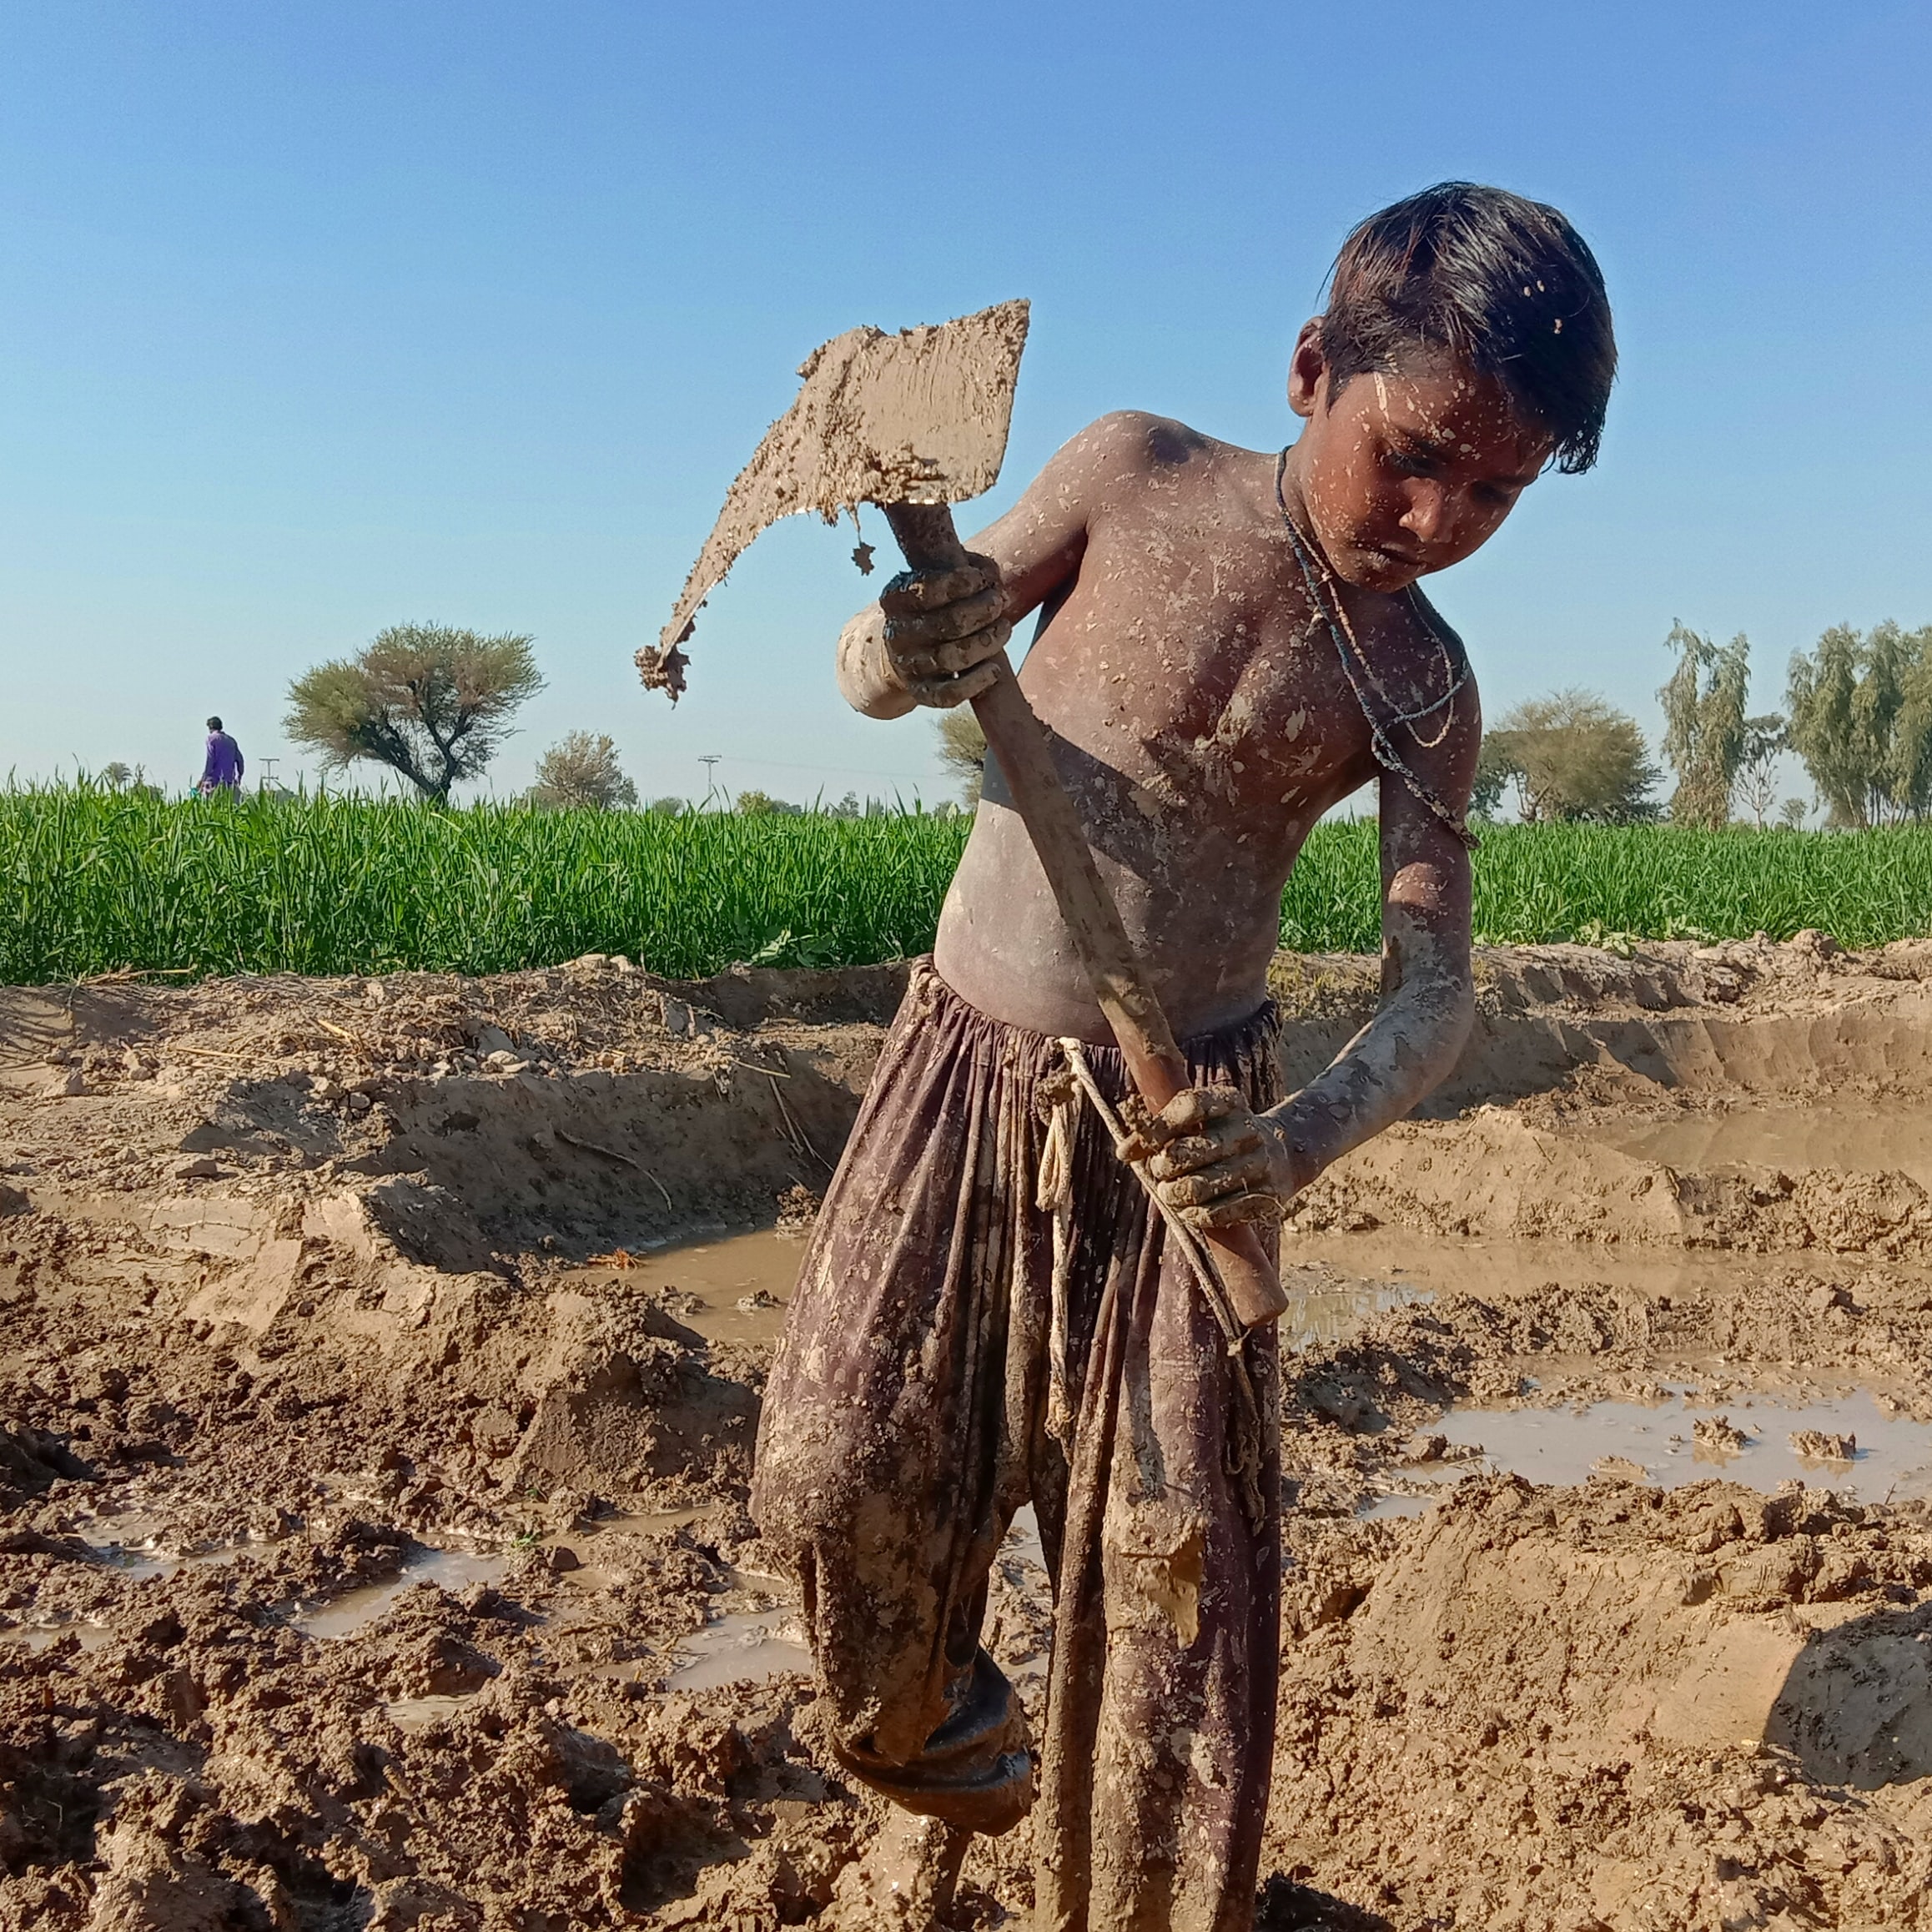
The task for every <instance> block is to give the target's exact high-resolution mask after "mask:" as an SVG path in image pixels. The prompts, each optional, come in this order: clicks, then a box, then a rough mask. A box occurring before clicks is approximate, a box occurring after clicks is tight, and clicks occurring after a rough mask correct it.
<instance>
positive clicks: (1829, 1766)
mask: <svg viewBox="0 0 1932 1932" xmlns="http://www.w3.org/2000/svg"><path fill="white" fill-rule="evenodd" d="M1481 976H1482V990H1481V1007H1482V1011H1481V1015H1480V1018H1479V1021H1478V1025H1477V1034H1476V1037H1475V1039H1473V1040H1472V1044H1471V1046H1470V1049H1469V1050H1468V1052H1467V1054H1466V1055H1465V1058H1464V1060H1463V1063H1462V1065H1461V1066H1460V1067H1459V1068H1458V1069H1457V1073H1456V1074H1455V1075H1454V1076H1453V1078H1452V1080H1451V1081H1450V1083H1449V1084H1447V1086H1446V1088H1445V1089H1444V1090H1443V1091H1442V1092H1441V1094H1438V1095H1437V1096H1436V1098H1435V1099H1434V1100H1433V1101H1432V1102H1431V1104H1430V1105H1429V1107H1428V1108H1427V1109H1425V1113H1424V1117H1422V1118H1419V1119H1416V1120H1413V1121H1411V1122H1409V1123H1406V1124H1404V1125H1402V1126H1401V1127H1399V1128H1397V1129H1396V1130H1391V1133H1390V1134H1388V1135H1385V1136H1383V1137H1382V1138H1381V1140H1378V1141H1376V1142H1375V1143H1372V1144H1371V1145H1369V1146H1367V1147H1365V1148H1364V1149H1362V1150H1359V1151H1358V1153H1356V1155H1352V1156H1351V1157H1350V1159H1349V1160H1346V1161H1345V1162H1343V1163H1341V1164H1340V1165H1338V1167H1337V1168H1336V1169H1335V1170H1332V1171H1331V1174H1329V1175H1326V1176H1324V1177H1323V1179H1322V1180H1321V1181H1319V1182H1318V1183H1317V1184H1316V1185H1315V1186H1314V1187H1313V1188H1311V1189H1310V1190H1308V1192H1307V1193H1306V1195H1304V1196H1303V1197H1302V1199H1301V1201H1300V1202H1298V1203H1297V1205H1296V1211H1295V1213H1294V1215H1292V1217H1291V1221H1290V1224H1289V1225H1288V1227H1287V1229H1286V1230H1285V1247H1284V1263H1285V1280H1286V1281H1287V1284H1288V1285H1289V1287H1290V1290H1291V1295H1292V1296H1293V1306H1292V1307H1291V1311H1290V1314H1289V1316H1288V1318H1287V1321H1286V1323H1285V1340H1286V1341H1287V1342H1288V1344H1289V1354H1288V1359H1287V1363H1286V1378H1285V1381H1286V1393H1287V1400H1286V1403H1285V1414H1284V1431H1285V1439H1284V1457H1285V1472H1286V1473H1285V1491H1286V1497H1287V1500H1288V1502H1289V1505H1290V1508H1289V1514H1288V1517H1287V1523H1288V1545H1289V1557H1290V1561H1289V1567H1288V1571H1287V1573H1286V1574H1285V1577H1284V1589H1285V1600H1286V1604H1287V1613H1286V1616H1285V1623H1284V1629H1283V1638H1282V1643H1283V1650H1282V1654H1283V1668H1284V1683H1283V1688H1282V1696H1281V1703H1280V1743H1279V1750H1278V1757H1277V1763H1276V1773H1275V1793H1274V1798H1273V1801H1272V1804H1271V1808H1270V1817H1269V1824H1268V1839H1267V1851H1266V1855H1265V1859H1264V1864H1263V1868H1262V1869H1263V1870H1264V1872H1265V1874H1268V1878H1267V1883H1266V1884H1265V1887H1264V1889H1263V1892H1262V1894H1261V1897H1260V1900H1259V1901H1258V1911H1259V1914H1260V1917H1259V1923H1260V1924H1262V1925H1264V1926H1268V1927H1281V1928H1286V1927H1315V1926H1331V1927H1335V1928H1344V1927H1346V1928H1357V1929H1359V1928H1365V1927H1369V1928H1373V1927H1390V1928H1397V1929H1400V1932H1422V1929H1423V1928H1433V1927H1440V1926H1446V1925H1464V1926H1475V1925H1481V1926H1483V1927H1485V1928H1497V1929H1513V1928H1522V1929H1524V1932H1528V1929H1531V1928H1536V1929H1539V1932H1540V1929H1542V1928H1550V1929H1557V1928H1561V1929H1563V1932H1582V1929H1584V1928H1592V1927H1600V1928H1610V1929H1613V1932H1678V1929H1680V1928H1681V1929H1683V1932H1690V1929H1692V1928H1697V1929H1698V1932H1703V1929H1704V1928H1708V1927H1716V1926H1766V1927H1769V1926H1779V1927H1800V1926H1804V1927H1809V1926H1839V1925H1842V1926H1848V1927H1849V1926H1856V1927H1864V1926H1868V1925H1879V1924H1884V1925H1887V1926H1904V1927H1912V1926H1920V1925H1925V1924H1932V1904H1929V1903H1928V1897H1929V1892H1932V1252H1929V1249H1932V1199H1929V1196H1928V1192H1927V1177H1928V1175H1932V1153H1929V1151H1928V1150H1929V1145H1932V989H1929V986H1928V981H1929V980H1932V947H1924V946H1919V945H1904V946H1899V947H1894V948H1888V949H1887V950H1886V951H1884V953H1875V954H1867V955H1847V954H1844V953H1839V952H1838V951H1837V950H1836V949H1835V948H1832V947H1830V946H1829V943H1821V942H1819V941H1817V940H1815V939H1808V940H1805V941H1804V942H1803V943H1797V944H1794V945H1789V946H1773V945H1769V944H1768V943H1760V944H1755V945H1739V946H1727V947H1723V948H1701V949H1700V948H1692V947H1689V946H1681V945H1680V946H1668V947H1658V948H1649V949H1645V950H1640V951H1638V953H1636V954H1635V955H1634V956H1633V957H1632V958H1628V959H1623V958H1616V957H1613V956H1612V955H1610V954H1607V953H1601V952H1595V951H1591V950H1587V949H1585V948H1571V947H1561V948H1526V949H1522V950H1518V951H1512V952H1499V953H1491V954H1487V955H1485V956H1484V957H1483V958H1482V963H1481ZM1276 981H1277V985H1278V989H1279V991H1280V994H1281V997H1282V998H1283V1000H1284V1003H1285V1004H1286V1006H1287V1007H1288V1009H1289V1012H1290V1014H1291V1024H1290V1026H1289V1028H1288V1031H1287V1036H1286V1040H1285V1048H1284V1053H1285V1059H1286V1061H1287V1064H1288V1070H1289V1072H1290V1074H1291V1077H1305V1076H1306V1073H1307V1072H1309V1071H1311V1070H1312V1069H1315V1068H1316V1067H1318V1066H1319V1065H1320V1064H1322V1062H1323V1061H1324V1059H1326V1055H1327V1054H1329V1053H1330V1052H1331V1051H1332V1050H1333V1049H1334V1047H1335V1046H1336V1045H1338V1044H1340V1043H1341V1040H1343V1039H1346V1037H1347V1036H1348V1035H1349V1034H1350V1033H1351V1032H1352V1031H1353V1029H1354V1028H1355V1027H1356V1026H1357V1025H1358V1024H1360V1023H1361V1018H1362V1017H1363V1016H1364V1015H1365V1014H1366V1011H1367V1010H1368V1008H1369V1006H1370V1005H1371V1004H1372V1001H1373V998H1374V971H1373V966H1372V963H1371V962H1366V961H1355V960H1347V959H1334V960H1320V959H1311V960H1291V959H1284V960H1282V961H1281V962H1280V963H1279V967H1278V969H1277V974H1276ZM899 984H900V981H899V979H898V976H897V975H896V974H893V972H892V971H890V970H889V969H880V970H879V971H878V972H876V973H873V974H851V975H842V974H735V975H727V976H725V977H724V978H723V979H721V980H719V981H717V982H712V983H707V984H706V985H705V986H702V987H668V986H667V985H665V984H662V983H661V982H657V981H653V980H652V979H650V978H649V977H648V976H647V975H645V974H637V973H635V972H632V971H630V970H629V969H627V967H626V965H625V963H623V962H620V961H611V960H601V959H596V960H590V961H585V962H580V963H576V965H575V966H573V967H571V968H566V969H558V970H557V971H556V972H553V973H549V974H521V975H514V976H509V977H507V978H505V979H496V980H489V981H479V982H464V981H459V980H455V979H444V978H432V977H429V976H413V975H412V976H397V977H393V978H389V979H375V980H358V981H345V982H304V981H296V980H230V981H224V982H219V983H214V984H209V985H207V986H203V987H199V988H194V989H166V988H154V987H147V986H139V985H132V984H128V985H113V984H109V985H103V986H96V987H91V988H79V989H18V990H10V991H0V1926H5V1927H8V1928H13V1927H22V1928H24V1927H28V1926H33V1927H36V1928H41V1927H46V1928H50V1929H53V1932H68V1929H70V1928H71V1929H76V1932H78V1928H82V1927H93V1926H97V1925H98V1926H103V1927H116V1928H120V1927H128V1928H133V1927H148V1926H153V1927H166V1928H169V1929H170V1932H175V1929H179V1932H190V1929H195V1932H199V1929H200V1928H211V1929H212V1928H218V1927H219V1928H229V1927H238V1928H268V1927H288V1928H299V1929H301V1932H338V1929H341V1932H355V1929H360V1928H364V1927H377V1928H381V1929H383V1932H390V1929H395V1928H405V1927H408V1928H415V1927H420V1928H425V1929H430V1928H435V1929H439V1932H440V1929H441V1928H445V1927H451V1928H455V1927H465V1928H466V1927H477V1928H481V1927H497V1926H502V1927H506V1928H508V1927H514V1928H516V1929H517V1932H552V1929H554V1932H562V1929H563V1928H565V1927H571V1928H575V1927H578V1926H587V1927H596V1926H630V1925H637V1926H666V1927H669V1926H705V1927H713V1926H715V1927H721V1928H745V1929H750V1928H758V1929H761V1932H762V1929H764V1928H775V1927H777V1926H779V1925H789V1924H820V1925H823V1926H826V1927H828V1928H829V1927H836V1926H845V1925H853V1924H862V1923H863V1922H864V1919H863V1910H862V1908H861V1906H860V1905H859V1904H858V1903H857V1901H858V1899H859V1897H860V1889H859V1887H858V1883H857V1876H858V1866H857V1863H856V1861H857V1859H858V1856H859V1854H861V1853H862V1852H863V1849H864V1847H865V1846H866V1844H868V1841H869V1839H870V1837H871V1835H872V1834H873V1830H874V1829H875V1828H876V1825H877V1822H878V1809H877V1806H876V1804H874V1802H873V1800H871V1799H868V1798H867V1797H866V1796H865V1795H864V1794H863V1793H861V1792H859V1791H858V1790H856V1789H853V1787H851V1786H850V1785H849V1784H847V1783H846V1782H844V1781H843V1779H841V1778H840V1777H839V1776H838V1774H837V1772H836V1769H835V1768H834V1767H833V1760H832V1759H831V1758H830V1757H829V1755H828V1753H827V1752H826V1750H825V1749H824V1748H823V1737H822V1733H821V1729H820V1725H819V1718H818V1709H817V1699H816V1698H815V1696H814V1693H813V1684H812V1680H811V1677H810V1674H809V1668H808V1659H807V1658H806V1657H805V1655H804V1653H803V1652H802V1648H801V1646H800V1643H799V1641H798V1639H799V1627H798V1622H797V1603H796V1599H795V1597H794V1594H793V1592H792V1586H791V1584H790V1583H789V1582H788V1581H787V1580H786V1579H785V1578H783V1577H780V1576H778V1575H777V1574H775V1573H774V1572H775V1571H776V1568H777V1566H776V1565H775V1564H774V1563H773V1562H772V1560H771V1558H770V1557H769V1556H768V1555H767V1553H766V1552H764V1551H763V1550H762V1547H761V1546H760V1543H759V1541H758V1538H757V1534H756V1532H755V1529H754V1527H753V1525H752V1522H751V1521H750V1519H749V1517H748V1516H747V1512H746V1507H745V1497H746V1494H747V1486H748V1480H749V1475H750V1457H751V1452H752V1442H753V1441H754V1438H755V1431H756V1425H757V1412H758V1403H759V1399H760V1395H761V1391H762V1386H763V1382H764V1378H765V1376H766V1373H767V1370H768V1367H769V1365H770V1361H771V1357H772V1349H773V1347H774V1346H775V1343H776V1340H777V1336H778V1334H779V1333H780V1331H781V1329H782V1321H783V1317H784V1310H785V1304H786V1302H787V1300H788V1298H789V1296H790V1292H791V1272H792V1269H793V1268H794V1267H795V1265H796V1260H797V1255H798V1252H799V1249H798V1244H797V1234H798V1232H799V1231H801V1230H802V1228H803V1227H805V1226H806V1225H808V1224H809V1219H810V1216H811V1214H812V1212H813V1208H814V1206H815V1202H816V1197H817V1195H818V1193H819V1192H820V1191H821V1190H822V1189H823V1185H824V1183H825V1180H826V1179H827V1178H828V1174H829V1166H830V1163H831V1162H832V1161H833V1160H836V1158H837V1155H838V1148H839V1146H840V1145H841V1143H842V1141H843V1135H844V1134H845V1132H846V1130H847V1129H848V1127H849V1124H850V1121H851V1119H852V1117H853V1111H854V1109H856V1105H857V1100H858V1094H860V1092H861V1091H862V1090H863V1084H864V1082H865V1079H866V1077H867V1075H868V1072H869V1069H870V1065H871V1063H872V1059H873V1055H874V1054H876V1051H877V1046H878V1039H879V1037H880V1034H881V1030H882V1027H883V1020H884V1019H885V1018H886V1017H887V1016H888V1014H889V1013H890V1011H891V1009H892V1006H893V1003H894V1000H895V999H896V997H897V994H898V986H899ZM1047 1598H1048V1585H1047V1579H1046V1577H1045V1575H1044V1572H1043V1571H1042V1569H1041V1567H1040V1563H1039V1544H1038V1538H1037V1534H1033V1533H1030V1532H1029V1525H1028V1523H1027V1522H1025V1521H1024V1519H1023V1520H1022V1522H1020V1523H1019V1524H1018V1525H1016V1527H1015V1531H1014V1535H1013V1536H1012V1537H1010V1538H1009V1542H1008V1544H1007V1546H1006V1547H1005V1548H1004V1551H1003V1552H1002V1553H1001V1557H1000V1559H999V1563H998V1565H997V1567H996V1571H995V1575H994V1582H993V1591H992V1600H991V1603H990V1606H989V1617H988V1629H989V1643H990V1644H991V1647H992V1648H994V1652H995V1653H996V1655H997V1656H998V1657H999V1658H1000V1660H1001V1662H1002V1663H1003V1665H1004V1667H1005V1668H1007V1669H1008V1671H1009V1673H1010V1674H1012V1675H1013V1676H1014V1678H1015V1680H1016V1681H1017V1682H1019V1684H1020V1685H1021V1687H1022V1689H1023V1693H1024V1695H1025V1696H1026V1697H1027V1698H1029V1700H1032V1701H1033V1702H1034V1703H1035V1705H1036V1707H1037V1703H1038V1700H1039V1698H1040V1696H1041V1695H1042V1693H1043V1689H1044V1661H1045V1638H1046V1630H1047V1619H1046V1604H1047ZM1031 1903H1032V1894H1031V1877H1030V1872H1029V1864H1028V1856H1027V1848H1026V1844H1025V1833H1024V1829H1023V1830H1021V1831H1020V1832H1018V1833H1016V1834H1013V1835H1012V1836H1010V1837H1009V1838H1007V1839H1000V1840H998V1841H991V1842H986V1841H982V1842H979V1843H977V1844H975V1846H974V1849H973V1851H972V1853H971V1854H970V1855H969V1861H968V1864H967V1868H966V1872H965V1875H964V1879H963V1884H962V1886H961V1889H960V1894H959V1897H958V1902H957V1904H956V1907H955V1909H954V1913H953V1924H955V1925H956V1926H957V1927H958V1928H965V1927H969V1926H970V1927H981V1926H993V1925H998V1924H1024V1922H1025V1920H1026V1918H1027V1915H1028V1914H1029V1911H1030V1907H1031Z"/></svg>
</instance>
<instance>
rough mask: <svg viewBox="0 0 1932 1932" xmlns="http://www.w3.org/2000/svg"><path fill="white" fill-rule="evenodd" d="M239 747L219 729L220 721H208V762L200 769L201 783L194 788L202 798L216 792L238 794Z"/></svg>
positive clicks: (239, 772)
mask: <svg viewBox="0 0 1932 1932" xmlns="http://www.w3.org/2000/svg"><path fill="white" fill-rule="evenodd" d="M242 771H243V764H242V755H241V747H240V746H239V745H238V744H237V743H236V742H234V739H233V738H231V737H229V735H228V733H227V732H224V730H223V729H222V728H221V720H220V719H219V718H218V717H211V718H210V719H209V721H208V762H207V763H206V764H204V766H203V767H201V783H200V784H199V786H198V787H196V789H197V790H199V792H200V793H201V795H202V797H204V798H211V797H214V794H215V793H216V792H224V791H226V792H238V793H239V792H240V790H241V782H242Z"/></svg>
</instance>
